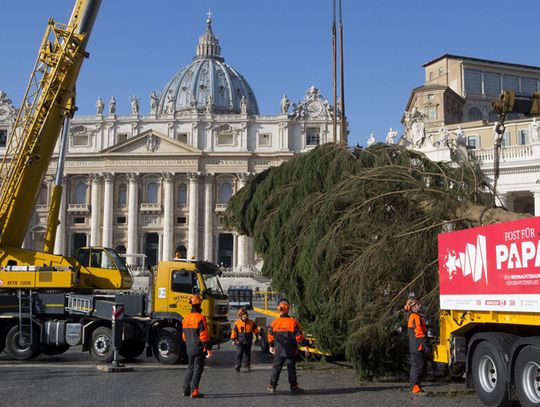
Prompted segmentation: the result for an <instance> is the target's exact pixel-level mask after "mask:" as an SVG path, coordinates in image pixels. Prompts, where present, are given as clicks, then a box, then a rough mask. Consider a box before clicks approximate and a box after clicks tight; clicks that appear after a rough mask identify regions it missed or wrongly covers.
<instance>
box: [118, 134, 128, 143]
mask: <svg viewBox="0 0 540 407" xmlns="http://www.w3.org/2000/svg"><path fill="white" fill-rule="evenodd" d="M128 136H129V134H128V133H118V135H117V136H116V142H117V143H122V142H124V141H126V140H127V139H128Z"/></svg>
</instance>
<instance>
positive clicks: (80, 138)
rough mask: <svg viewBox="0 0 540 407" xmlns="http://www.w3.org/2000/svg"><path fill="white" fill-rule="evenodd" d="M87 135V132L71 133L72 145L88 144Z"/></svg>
mask: <svg viewBox="0 0 540 407" xmlns="http://www.w3.org/2000/svg"><path fill="white" fill-rule="evenodd" d="M88 141H89V138H88V135H87V134H74V135H73V145H74V146H77V147H81V146H88V144H89V143H88Z"/></svg>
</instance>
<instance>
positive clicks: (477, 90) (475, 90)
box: [464, 69, 482, 95]
mask: <svg viewBox="0 0 540 407" xmlns="http://www.w3.org/2000/svg"><path fill="white" fill-rule="evenodd" d="M464 82H465V92H467V93H470V94H472V95H481V94H482V72H481V71H477V70H476V69H465V78H464Z"/></svg>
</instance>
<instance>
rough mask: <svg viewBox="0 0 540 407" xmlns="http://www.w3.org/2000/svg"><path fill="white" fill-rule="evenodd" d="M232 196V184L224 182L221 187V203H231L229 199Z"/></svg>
mask: <svg viewBox="0 0 540 407" xmlns="http://www.w3.org/2000/svg"><path fill="white" fill-rule="evenodd" d="M231 196H232V185H231V183H230V182H224V183H223V184H221V185H220V187H219V203H221V204H226V203H229V199H231Z"/></svg>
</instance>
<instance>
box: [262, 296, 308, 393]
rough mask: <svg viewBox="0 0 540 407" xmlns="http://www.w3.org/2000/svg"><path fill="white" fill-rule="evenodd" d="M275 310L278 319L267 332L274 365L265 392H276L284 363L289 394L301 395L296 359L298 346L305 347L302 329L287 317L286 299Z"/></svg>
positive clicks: (287, 305) (291, 318)
mask: <svg viewBox="0 0 540 407" xmlns="http://www.w3.org/2000/svg"><path fill="white" fill-rule="evenodd" d="M277 309H278V311H279V318H276V319H274V320H273V321H272V324H271V326H270V329H269V330H268V344H269V345H270V352H271V353H272V354H273V355H274V364H273V366H272V375H271V377H270V383H269V384H268V385H267V386H266V390H267V391H268V392H270V393H275V392H276V387H277V385H278V381H279V375H280V373H281V369H283V365H284V364H285V363H286V364H287V372H288V374H289V384H290V386H291V393H293V394H301V393H303V392H304V390H302V389H301V388H300V387H299V386H298V381H297V378H296V357H297V354H298V345H300V346H305V345H307V343H306V340H305V337H304V333H303V332H302V327H301V326H300V324H299V323H298V321H297V320H296V319H294V318H293V317H291V316H289V301H287V300H286V299H282V300H280V301H279V303H278V306H277Z"/></svg>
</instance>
